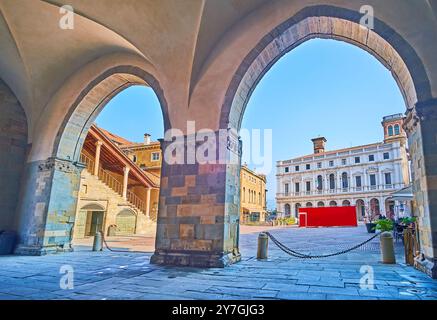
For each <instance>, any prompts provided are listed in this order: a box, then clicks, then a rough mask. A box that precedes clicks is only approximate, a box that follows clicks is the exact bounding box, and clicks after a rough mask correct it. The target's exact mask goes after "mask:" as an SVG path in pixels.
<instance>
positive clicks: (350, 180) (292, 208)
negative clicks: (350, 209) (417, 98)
mask: <svg viewBox="0 0 437 320" xmlns="http://www.w3.org/2000/svg"><path fill="white" fill-rule="evenodd" d="M404 118H405V117H404V116H403V114H395V115H390V116H386V117H384V118H383V121H382V126H383V130H384V141H383V142H379V143H373V144H369V145H363V146H356V147H351V148H346V149H341V150H332V151H326V150H325V143H326V139H325V138H324V137H319V138H315V139H312V141H313V144H314V153H313V154H310V155H306V156H301V157H297V158H294V159H290V160H284V161H278V162H277V175H276V176H277V190H278V193H277V195H276V201H277V208H278V210H279V211H280V212H281V213H282V215H284V216H295V217H298V210H299V208H301V207H324V206H356V208H357V218H358V219H359V220H363V219H364V218H365V216H367V215H377V214H380V215H384V216H388V217H390V216H394V213H395V207H399V206H408V204H407V203H402V204H400V203H396V202H397V201H396V202H395V201H392V200H390V197H391V193H393V192H394V191H397V190H400V189H402V188H404V187H406V186H408V185H409V183H410V170H409V160H408V152H407V137H406V133H405V131H404V129H403V127H402V126H403V122H404ZM406 211H409V209H408V208H406Z"/></svg>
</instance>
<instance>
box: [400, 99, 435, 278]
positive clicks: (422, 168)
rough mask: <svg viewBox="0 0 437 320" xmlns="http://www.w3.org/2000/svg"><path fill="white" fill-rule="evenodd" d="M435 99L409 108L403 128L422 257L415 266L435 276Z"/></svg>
mask: <svg viewBox="0 0 437 320" xmlns="http://www.w3.org/2000/svg"><path fill="white" fill-rule="evenodd" d="M435 110H437V100H431V101H429V102H426V103H420V104H417V105H416V107H415V108H414V109H412V110H410V111H409V113H408V117H407V122H406V124H405V129H406V131H407V134H408V142H409V147H410V154H411V156H412V159H411V166H412V180H413V192H414V196H415V198H414V202H415V206H414V211H415V212H414V213H415V216H417V217H418V227H419V231H420V232H419V237H420V247H421V252H422V253H423V256H424V259H423V260H418V261H417V264H416V266H417V267H418V268H419V269H421V270H423V271H424V272H426V273H427V274H429V275H430V276H432V277H433V278H437V112H436V111H435Z"/></svg>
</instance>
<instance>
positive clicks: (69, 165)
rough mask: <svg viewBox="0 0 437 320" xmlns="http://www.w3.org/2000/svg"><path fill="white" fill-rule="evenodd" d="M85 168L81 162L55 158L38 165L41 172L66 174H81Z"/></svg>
mask: <svg viewBox="0 0 437 320" xmlns="http://www.w3.org/2000/svg"><path fill="white" fill-rule="evenodd" d="M84 167H85V166H84V165H83V164H82V163H79V162H72V161H70V160H65V159H59V158H55V157H51V158H48V159H47V160H45V161H42V162H41V163H40V164H39V165H38V170H39V171H51V170H58V171H61V172H66V173H80V171H81V170H82V169H83V168H84Z"/></svg>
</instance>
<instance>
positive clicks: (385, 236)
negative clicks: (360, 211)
mask: <svg viewBox="0 0 437 320" xmlns="http://www.w3.org/2000/svg"><path fill="white" fill-rule="evenodd" d="M393 227H394V222H393V220H391V219H380V220H378V221H377V223H376V227H375V229H376V230H379V231H381V235H380V238H379V241H380V245H381V257H382V263H388V264H393V263H396V257H395V250H394V244H393V235H392V233H391V231H392V230H393Z"/></svg>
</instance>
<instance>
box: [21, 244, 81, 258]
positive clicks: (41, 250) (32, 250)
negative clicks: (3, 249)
mask: <svg viewBox="0 0 437 320" xmlns="http://www.w3.org/2000/svg"><path fill="white" fill-rule="evenodd" d="M73 251H74V250H73V247H70V246H69V247H66V248H62V247H54V246H51V247H40V246H25V245H19V246H18V247H17V248H15V250H14V254H16V255H21V256H45V255H48V254H55V253H65V252H73Z"/></svg>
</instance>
